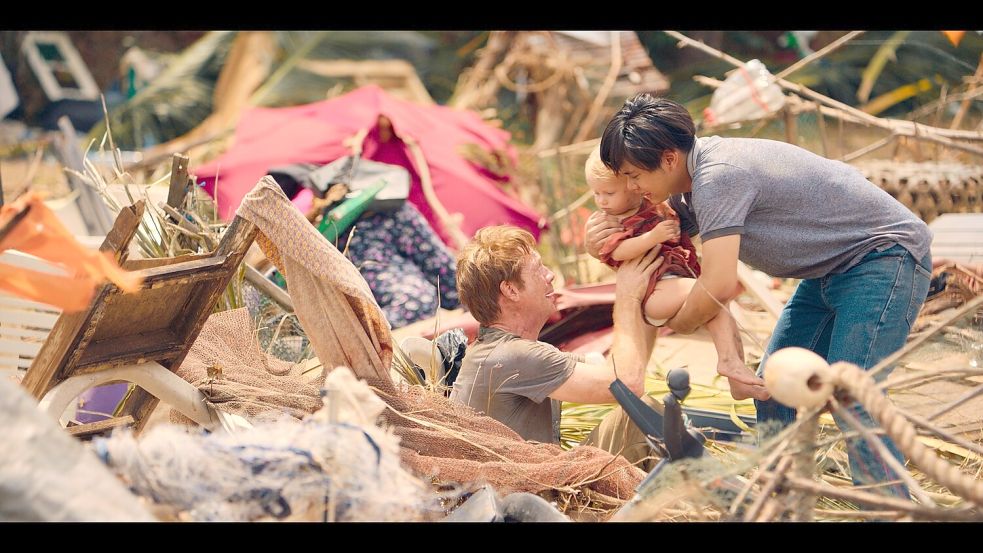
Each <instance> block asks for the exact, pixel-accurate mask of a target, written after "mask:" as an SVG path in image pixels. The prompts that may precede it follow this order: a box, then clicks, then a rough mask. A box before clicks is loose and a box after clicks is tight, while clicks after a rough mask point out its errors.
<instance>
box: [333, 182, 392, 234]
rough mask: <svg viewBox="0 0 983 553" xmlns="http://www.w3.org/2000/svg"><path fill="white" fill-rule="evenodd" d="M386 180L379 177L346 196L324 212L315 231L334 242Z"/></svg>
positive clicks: (367, 205) (356, 217)
mask: <svg viewBox="0 0 983 553" xmlns="http://www.w3.org/2000/svg"><path fill="white" fill-rule="evenodd" d="M386 184H387V183H386V180H385V179H380V180H379V182H377V183H375V184H373V185H372V186H370V187H368V188H364V189H362V190H360V191H358V193H356V194H355V195H354V196H352V197H351V198H348V199H347V200H345V201H344V202H342V203H341V205H339V206H338V207H336V208H334V209H332V210H331V211H329V212H327V213H325V214H324V217H322V218H321V223H320V224H319V225H318V227H317V231H318V232H320V233H321V235H322V236H324V237H325V238H327V239H328V242H331V243H332V244H334V243H335V242H336V241H337V240H338V236H339V235H341V233H343V232H346V231H348V229H349V228H351V226H352V225H353V224H354V223H355V221H356V220H357V219H358V218H359V217H361V216H362V214H363V213H365V210H366V209H367V208H368V207H369V204H371V203H372V200H374V199H375V197H376V195H377V194H379V192H381V191H382V189H383V188H385V187H386Z"/></svg>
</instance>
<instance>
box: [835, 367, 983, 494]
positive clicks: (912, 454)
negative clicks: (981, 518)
mask: <svg viewBox="0 0 983 553" xmlns="http://www.w3.org/2000/svg"><path fill="white" fill-rule="evenodd" d="M832 369H833V370H834V383H835V384H837V385H839V386H840V387H842V388H845V389H846V390H847V392H849V393H850V395H852V396H853V397H854V398H856V399H857V400H858V401H859V402H860V403H861V404H862V405H863V406H864V408H866V409H867V410H868V412H870V414H871V416H873V417H874V418H875V419H876V420H877V422H878V423H880V425H881V427H882V428H884V430H885V431H886V432H887V434H888V435H889V436H890V437H891V438H892V439H894V441H895V442H896V443H897V444H898V447H900V448H901V450H902V451H903V452H904V453H905V455H907V456H908V458H910V459H911V460H912V461H914V462H915V464H916V465H918V466H919V467H920V468H921V469H922V470H923V471H924V472H925V473H926V474H928V475H929V476H930V477H932V479H934V480H935V481H936V482H938V483H940V484H942V485H943V486H945V487H946V488H949V490H951V491H952V492H954V493H956V494H957V495H959V496H961V497H963V498H965V499H968V500H970V501H972V502H974V503H976V504H977V505H983V482H979V481H976V480H975V479H973V478H972V477H970V476H968V475H966V474H963V473H962V472H960V471H959V470H958V469H957V468H956V467H954V466H953V465H952V464H950V463H948V462H946V461H944V460H942V459H940V458H939V457H938V456H936V455H935V454H934V453H932V451H931V450H929V449H928V448H927V447H925V446H924V445H923V444H922V443H921V442H920V441H918V434H917V432H916V431H915V426H914V425H913V424H911V422H909V421H908V420H907V419H906V418H905V417H904V416H903V415H901V413H900V412H898V410H897V408H896V407H895V406H894V404H893V403H891V401H890V400H889V399H888V398H887V396H885V395H884V394H882V393H881V392H880V390H879V389H878V388H877V383H876V382H875V381H874V379H873V378H871V377H870V375H868V374H867V373H866V372H864V371H863V370H861V369H860V368H859V367H857V366H856V365H852V364H849V363H837V364H835V365H833V366H832Z"/></svg>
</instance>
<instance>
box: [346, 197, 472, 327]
mask: <svg viewBox="0 0 983 553" xmlns="http://www.w3.org/2000/svg"><path fill="white" fill-rule="evenodd" d="M355 227H356V228H355V235H354V236H353V237H352V240H351V244H350V245H348V257H349V259H351V261H352V263H353V264H355V266H356V267H358V270H359V271H360V272H361V273H362V276H363V277H365V280H366V282H368V284H369V288H370V289H371V290H372V294H373V295H374V296H375V300H376V302H378V303H379V307H381V308H382V311H383V313H385V315H386V319H387V320H388V321H389V324H390V325H392V327H393V328H394V329H396V328H399V327H402V326H406V325H408V324H410V323H413V322H416V321H419V320H421V319H425V318H427V317H432V316H433V315H434V313H435V312H436V310H437V298H438V292H437V284H438V283H439V284H440V292H439V297H440V307H443V308H444V309H454V308H456V307H458V306H459V305H460V303H461V302H460V299H459V298H458V296H457V283H456V278H457V270H456V266H455V262H454V256H453V255H452V254H451V252H450V250H448V249H447V246H445V245H444V243H443V242H442V241H441V240H440V238H438V237H437V234H436V233H435V232H434V231H433V229H432V228H430V224H429V223H427V220H426V219H425V218H424V217H423V215H421V214H420V212H419V211H417V209H416V208H415V207H413V205H412V204H410V203H409V202H404V203H403V205H402V206H401V207H400V208H399V209H398V210H397V211H395V212H388V213H372V214H366V215H364V216H362V218H360V219H359V220H358V221H357V222H356V223H355ZM347 241H348V233H347V232H346V233H345V235H344V236H343V237H341V238H339V243H338V249H339V250H341V251H345V246H346V244H347Z"/></svg>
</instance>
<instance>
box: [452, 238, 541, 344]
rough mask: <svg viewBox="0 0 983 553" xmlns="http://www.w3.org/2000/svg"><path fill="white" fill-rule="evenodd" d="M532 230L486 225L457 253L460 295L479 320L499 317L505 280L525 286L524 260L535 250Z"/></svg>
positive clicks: (486, 320) (488, 321) (483, 321)
mask: <svg viewBox="0 0 983 553" xmlns="http://www.w3.org/2000/svg"><path fill="white" fill-rule="evenodd" d="M535 249H536V240H535V239H534V238H533V237H532V234H529V232H528V231H525V230H522V229H520V228H517V227H513V226H509V225H501V226H496V227H485V228H483V229H480V230H479V231H478V232H476V233H475V235H474V238H473V239H472V240H471V241H470V242H468V243H467V244H466V245H465V246H464V248H463V249H461V251H460V252H458V254H457V294H458V296H460V298H461V302H462V303H464V305H465V306H467V308H468V309H469V310H470V311H471V315H473V316H474V318H475V319H477V321H478V322H479V323H481V324H483V325H489V324H491V323H493V322H495V321H496V320H497V319H498V316H499V314H500V309H499V306H498V296H499V294H500V293H501V288H500V286H501V283H503V282H510V283H512V284H513V285H515V286H516V287H517V288H518V289H520V290H522V289H523V288H524V283H523V282H522V277H521V275H520V274H519V273H520V272H521V271H522V263H523V262H524V261H525V260H526V259H527V258H528V257H529V256H530V255H531V254H532V253H533V251H535Z"/></svg>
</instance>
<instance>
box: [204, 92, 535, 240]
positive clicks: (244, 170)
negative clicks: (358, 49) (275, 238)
mask: <svg viewBox="0 0 983 553" xmlns="http://www.w3.org/2000/svg"><path fill="white" fill-rule="evenodd" d="M380 115H385V116H386V117H387V118H388V119H389V120H390V121H391V122H392V128H393V132H394V133H395V135H396V136H397V137H405V136H409V137H412V138H413V139H415V140H416V141H417V143H418V144H419V145H420V149H421V150H422V151H423V155H424V157H425V158H426V160H427V164H428V166H429V168H430V175H431V179H432V181H433V187H434V192H435V193H436V194H437V197H438V198H439V199H440V201H441V202H442V203H443V204H444V207H446V208H447V211H448V212H450V213H451V214H452V215H453V214H455V213H460V214H462V215H463V222H462V225H461V227H462V230H463V232H464V234H465V235H466V236H468V237H470V236H472V235H473V234H474V232H475V231H476V230H478V229H479V228H481V227H484V226H487V225H499V224H513V225H516V226H518V227H521V228H524V229H526V230H528V231H529V232H531V233H532V234H533V235H534V236H536V238H537V239H538V238H539V231H540V228H539V222H540V220H541V216H540V215H539V214H537V213H536V212H535V211H533V210H532V209H531V208H529V207H527V206H526V205H524V204H522V203H521V202H519V201H518V200H516V199H514V198H512V197H510V196H508V195H507V194H505V193H504V192H502V190H501V189H500V188H499V185H498V184H497V183H496V180H495V177H494V176H493V175H492V174H491V173H490V172H489V171H487V170H485V169H483V168H481V167H479V166H477V165H475V164H474V163H472V162H470V161H468V160H466V159H465V158H464V157H462V156H461V155H460V152H459V148H460V147H462V146H463V145H465V144H476V145H478V146H479V147H480V148H481V149H483V150H485V151H489V152H490V151H492V150H500V151H504V152H506V153H507V155H508V156H510V157H511V159H512V160H513V161H514V160H515V158H516V153H515V149H514V148H513V147H512V146H511V145H510V144H509V133H508V132H506V131H503V130H501V129H497V128H495V127H492V126H490V125H487V124H486V123H484V122H483V121H482V120H481V118H480V117H479V116H478V114H476V113H474V112H470V111H462V110H456V109H452V108H448V107H445V106H436V105H434V106H425V105H419V104H414V103H412V102H408V101H405V100H400V99H398V98H394V97H392V96H390V95H388V94H386V92H385V91H383V90H382V89H381V88H379V87H378V86H375V85H371V86H366V87H362V88H359V89H357V90H354V91H352V92H350V93H348V94H345V95H344V96H339V97H337V98H333V99H330V100H325V101H323V102H315V103H313V104H307V105H303V106H295V107H287V108H253V109H251V110H249V111H247V112H246V113H244V114H243V115H242V118H241V120H240V121H239V125H238V127H237V128H236V133H235V139H234V142H233V146H232V147H231V148H230V149H229V151H227V152H226V153H225V154H223V155H222V156H221V157H219V158H217V159H215V160H213V161H211V162H210V163H207V164H205V165H203V166H201V167H199V168H198V169H197V171H196V174H197V176H198V180H199V182H201V181H204V182H205V186H204V187H205V190H206V191H208V192H209V193H210V194H212V196H213V197H214V196H215V193H214V189H215V180H216V175H217V177H218V208H219V213H220V215H221V217H222V218H223V219H225V220H228V219H230V218H231V217H233V216H234V215H235V210H236V208H237V207H238V206H239V202H240V201H241V200H242V198H243V197H244V196H245V195H246V193H247V192H249V190H250V189H251V188H252V187H253V185H255V184H256V181H257V180H259V179H260V178H261V177H262V176H263V175H265V174H266V171H267V170H268V169H270V168H272V167H275V166H278V165H284V164H289V163H300V162H307V163H318V164H324V163H330V162H331V161H334V160H335V159H338V158H340V157H342V156H345V155H348V154H350V153H351V151H350V150H349V149H348V147H346V146H345V145H344V144H343V143H342V141H344V140H347V139H349V138H350V137H352V136H354V135H355V134H356V133H357V132H358V131H360V130H362V129H365V128H371V129H372V130H371V131H370V132H369V134H368V136H367V137H366V138H365V142H364V145H363V152H362V157H363V158H365V159H372V160H375V161H380V162H384V163H392V164H396V165H401V166H403V167H406V168H407V169H408V170H409V171H410V175H411V178H412V182H411V187H410V202H412V203H413V205H414V206H416V207H417V208H418V209H419V210H420V212H421V213H423V215H424V216H425V217H426V218H427V220H428V221H429V222H430V225H431V226H432V227H433V228H434V230H436V231H437V233H438V234H439V235H440V236H441V238H442V239H443V240H444V242H448V236H447V235H446V234H445V233H444V232H443V229H442V228H441V226H440V224H439V223H438V221H437V218H436V216H435V215H434V213H433V211H432V210H431V209H430V206H429V205H427V202H426V200H425V198H424V196H423V190H422V188H421V186H420V177H419V175H418V172H417V170H416V168H415V167H414V164H413V162H412V161H411V159H412V158H411V157H410V155H411V154H410V152H409V149H408V148H407V147H406V145H405V144H404V143H403V142H402V141H401V140H398V139H395V138H394V139H393V140H390V141H389V142H385V143H383V142H380V140H379V132H378V128H377V121H378V118H379V116H380Z"/></svg>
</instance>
